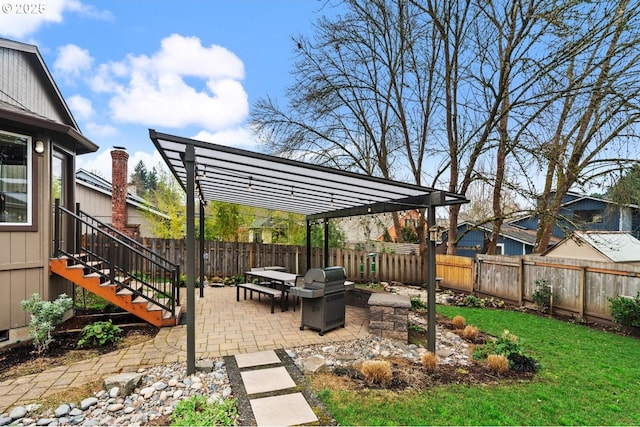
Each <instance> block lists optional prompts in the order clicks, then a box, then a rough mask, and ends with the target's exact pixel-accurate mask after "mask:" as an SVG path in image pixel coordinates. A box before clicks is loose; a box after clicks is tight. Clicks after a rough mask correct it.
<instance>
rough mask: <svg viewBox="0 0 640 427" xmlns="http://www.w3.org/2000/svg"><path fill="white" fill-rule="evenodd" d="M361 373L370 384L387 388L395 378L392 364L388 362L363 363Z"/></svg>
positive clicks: (372, 361)
mask: <svg viewBox="0 0 640 427" xmlns="http://www.w3.org/2000/svg"><path fill="white" fill-rule="evenodd" d="M360 372H362V375H364V379H365V380H366V381H367V383H369V384H378V385H382V386H385V385H387V384H388V383H389V381H391V378H393V373H392V372H391V363H389V362H388V361H386V360H366V361H364V362H363V363H362V367H361V368H360Z"/></svg>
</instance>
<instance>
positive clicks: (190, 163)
mask: <svg viewBox="0 0 640 427" xmlns="http://www.w3.org/2000/svg"><path fill="white" fill-rule="evenodd" d="M184 154H185V156H184V167H185V170H186V172H187V182H186V185H187V259H186V260H185V263H186V267H187V375H193V374H194V373H195V372H196V307H195V302H196V301H195V278H196V277H195V276H196V275H195V272H196V240H195V234H196V233H195V231H196V230H195V228H196V226H195V180H196V179H195V149H194V147H193V145H187V146H186V147H185V153H184Z"/></svg>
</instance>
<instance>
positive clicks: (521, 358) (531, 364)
mask: <svg viewBox="0 0 640 427" xmlns="http://www.w3.org/2000/svg"><path fill="white" fill-rule="evenodd" d="M509 366H511V369H513V370H514V371H516V372H536V371H537V370H538V362H536V360H535V359H534V358H533V357H531V356H527V355H526V354H513V355H512V356H511V358H509Z"/></svg>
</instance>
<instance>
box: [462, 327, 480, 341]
mask: <svg viewBox="0 0 640 427" xmlns="http://www.w3.org/2000/svg"><path fill="white" fill-rule="evenodd" d="M462 338H464V339H466V340H469V341H475V340H477V339H478V328H476V327H475V326H472V325H467V326H465V327H464V329H463V330H462Z"/></svg>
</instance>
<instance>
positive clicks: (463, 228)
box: [442, 222, 560, 258]
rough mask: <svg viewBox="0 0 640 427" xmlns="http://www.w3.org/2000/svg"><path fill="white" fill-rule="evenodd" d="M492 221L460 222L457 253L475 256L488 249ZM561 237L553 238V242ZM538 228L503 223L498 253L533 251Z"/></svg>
mask: <svg viewBox="0 0 640 427" xmlns="http://www.w3.org/2000/svg"><path fill="white" fill-rule="evenodd" d="M491 227H492V226H491V223H486V224H481V225H475V224H472V223H470V222H463V223H460V224H458V247H457V251H456V255H460V256H466V257H471V258H474V257H475V256H476V254H483V253H486V251H487V244H488V242H489V237H491ZM559 240H560V239H558V238H553V239H552V243H557V242H558V241H559ZM535 241H536V230H535V229H534V230H528V229H526V228H523V227H519V226H516V225H511V224H503V225H502V229H501V231H500V236H499V238H498V243H497V244H496V255H527V254H531V253H533V246H534V244H535ZM442 242H443V243H442V247H443V248H446V242H447V232H446V231H445V232H443V234H442Z"/></svg>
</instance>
